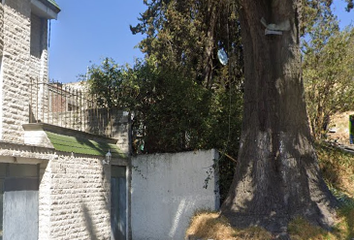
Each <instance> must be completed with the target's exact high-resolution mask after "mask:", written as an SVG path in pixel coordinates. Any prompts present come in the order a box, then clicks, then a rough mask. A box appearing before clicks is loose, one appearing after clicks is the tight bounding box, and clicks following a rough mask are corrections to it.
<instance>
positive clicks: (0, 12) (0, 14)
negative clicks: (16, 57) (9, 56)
mask: <svg viewBox="0 0 354 240" xmlns="http://www.w3.org/2000/svg"><path fill="white" fill-rule="evenodd" d="M3 29H4V7H3V5H2V4H1V3H0V56H2V49H3V47H4V34H3Z"/></svg>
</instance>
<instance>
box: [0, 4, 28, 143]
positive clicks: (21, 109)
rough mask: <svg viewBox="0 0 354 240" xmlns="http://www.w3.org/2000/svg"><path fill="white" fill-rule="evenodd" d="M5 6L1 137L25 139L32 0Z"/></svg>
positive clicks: (20, 140)
mask: <svg viewBox="0 0 354 240" xmlns="http://www.w3.org/2000/svg"><path fill="white" fill-rule="evenodd" d="M3 7H4V27H3V36H4V50H3V64H2V71H3V76H2V78H3V79H2V89H1V91H2V95H3V102H2V103H3V104H2V140H6V141H9V142H22V141H23V140H22V134H23V129H22V124H23V123H26V122H28V104H26V103H28V100H29V96H28V81H29V73H30V65H29V60H30V58H29V57H30V55H29V52H30V26H31V25H30V14H31V4H30V0H11V1H6V2H5V5H4V6H3Z"/></svg>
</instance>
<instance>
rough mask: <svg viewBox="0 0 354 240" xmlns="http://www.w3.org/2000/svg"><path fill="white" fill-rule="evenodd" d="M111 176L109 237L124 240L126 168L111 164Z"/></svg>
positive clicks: (125, 233) (113, 239) (125, 226)
mask: <svg viewBox="0 0 354 240" xmlns="http://www.w3.org/2000/svg"><path fill="white" fill-rule="evenodd" d="M111 170H112V177H111V238H112V240H126V237H127V231H126V228H127V187H126V183H127V181H126V173H125V172H126V168H125V167H119V166H112V168H111Z"/></svg>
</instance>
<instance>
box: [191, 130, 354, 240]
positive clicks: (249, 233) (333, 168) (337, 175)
mask: <svg viewBox="0 0 354 240" xmlns="http://www.w3.org/2000/svg"><path fill="white" fill-rule="evenodd" d="M343 136H344V135H343ZM316 149H317V153H318V157H319V162H320V167H321V169H322V172H323V177H324V179H325V181H326V182H327V184H328V185H329V186H330V188H331V189H332V190H333V192H334V193H335V194H336V195H337V197H338V198H339V199H340V201H341V202H342V204H343V205H342V207H341V208H340V209H339V210H338V222H337V224H336V225H335V226H334V227H333V230H332V231H331V232H328V231H325V230H323V229H322V228H320V227H318V226H313V225H311V224H310V223H308V222H307V221H305V220H303V219H301V218H298V219H295V220H293V221H292V222H291V223H290V224H289V226H288V233H289V235H290V237H291V239H292V240H351V239H353V238H354V187H353V186H354V156H353V155H352V154H350V153H345V152H343V151H342V150H339V149H336V148H334V147H332V146H330V145H327V144H317V145H316ZM186 236H187V237H188V236H189V239H191V240H196V239H203V240H207V239H213V240H239V239H246V240H247V239H252V240H266V239H267V240H268V239H269V240H270V239H274V237H273V236H272V235H271V234H270V233H269V232H266V231H265V230H263V229H261V228H254V227H252V228H248V229H244V230H237V229H235V228H232V227H231V226H230V224H229V223H228V221H227V219H226V218H224V217H222V216H220V215H219V214H218V213H210V212H198V213H196V215H195V216H194V217H193V218H192V220H191V224H190V227H189V228H188V230H187V232H186Z"/></svg>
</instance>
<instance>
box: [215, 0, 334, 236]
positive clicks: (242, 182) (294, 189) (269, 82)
mask: <svg viewBox="0 0 354 240" xmlns="http://www.w3.org/2000/svg"><path fill="white" fill-rule="evenodd" d="M299 5H300V0H257V1H256V0H243V1H241V6H242V7H241V13H240V15H241V27H242V38H243V39H242V40H243V46H244V56H245V74H246V80H245V94H244V117H243V129H242V135H241V144H240V151H239V156H238V160H239V163H238V165H237V169H236V173H235V176H234V181H233V183H232V186H231V189H230V192H229V194H228V197H227V199H226V200H225V202H224V204H223V206H222V213H223V214H224V215H225V216H226V217H228V218H229V220H230V221H231V223H232V225H235V226H238V227H247V226H250V225H259V226H262V227H265V228H266V229H267V230H270V231H272V232H278V231H285V230H286V226H287V224H288V222H289V220H291V219H292V218H294V217H296V216H302V217H304V218H306V219H308V220H310V221H311V222H314V223H318V224H320V225H321V226H324V227H329V226H330V225H331V223H332V220H333V219H332V218H331V216H332V214H333V208H334V207H335V205H336V199H335V198H334V197H333V196H332V195H331V193H330V192H329V190H328V188H327V186H326V184H325V183H324V181H323V179H322V177H321V174H320V170H319V167H318V163H317V157H316V153H315V151H314V149H313V146H312V140H311V136H310V130H309V127H308V121H307V115H306V106H305V100H304V89H303V84H302V79H301V62H300V61H301V59H300V50H299V13H298V12H299ZM261 18H264V19H265V20H266V21H267V22H268V23H275V24H279V23H281V22H285V21H287V20H288V21H289V23H290V29H289V30H288V31H284V32H282V35H281V36H280V35H265V27H264V26H263V24H262V23H261Z"/></svg>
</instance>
